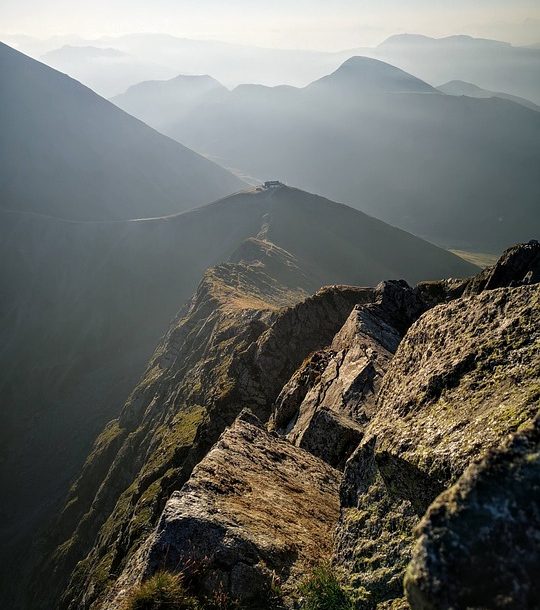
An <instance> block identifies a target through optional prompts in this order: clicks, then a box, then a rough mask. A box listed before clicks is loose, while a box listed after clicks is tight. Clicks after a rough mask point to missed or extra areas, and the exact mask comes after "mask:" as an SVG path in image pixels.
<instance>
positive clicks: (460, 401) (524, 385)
mask: <svg viewBox="0 0 540 610" xmlns="http://www.w3.org/2000/svg"><path fill="white" fill-rule="evenodd" d="M539 353H540V286H539V285H534V286H523V287H518V288H503V289H497V290H489V291H485V292H483V293H481V294H480V295H478V296H473V297H468V298H461V299H458V300H455V301H452V302H451V303H449V304H447V305H441V306H438V307H435V308H434V309H431V310H430V311H428V312H427V313H425V314H424V315H423V316H422V317H421V318H420V319H419V320H418V321H417V322H416V323H415V324H414V325H413V326H412V327H411V328H410V329H409V331H408V333H407V335H406V336H405V339H404V340H403V341H402V343H401V344H400V347H399V349H398V351H397V352H396V355H395V357H394V359H393V360H392V363H391V365H390V367H389V369H388V371H387V373H386V375H385V378H384V381H383V384H382V386H381V389H380V391H379V394H378V398H377V408H376V410H375V414H374V416H373V418H372V419H371V421H370V423H369V424H368V426H367V427H366V431H365V433H364V439H363V441H362V443H361V444H360V446H359V448H358V449H357V450H356V451H355V453H354V454H353V455H352V456H351V458H350V459H349V460H348V462H347V465H346V467H345V472H344V480H343V483H342V488H341V498H342V517H341V522H340V525H339V526H338V529H337V535H336V557H337V561H338V562H339V563H341V565H344V566H346V567H347V568H348V569H349V571H350V573H351V581H352V583H353V584H354V586H355V588H356V589H357V590H358V593H359V597H360V600H361V601H360V602H359V603H360V607H361V608H364V607H365V608H371V607H374V606H378V607H381V608H382V607H383V605H384V604H385V603H388V602H389V601H390V600H398V599H400V598H402V595H403V590H402V584H401V583H402V578H403V574H404V571H405V568H406V565H407V564H408V562H409V560H410V556H411V548H412V542H413V533H412V531H413V527H414V526H415V525H416V523H418V521H419V519H420V518H421V516H422V515H423V514H424V512H425V511H426V509H427V508H428V507H429V505H430V504H431V502H433V501H434V500H435V498H436V497H437V496H438V495H439V494H440V493H441V492H442V491H443V490H444V489H446V488H447V487H448V486H450V485H452V484H453V483H455V482H456V480H457V479H458V478H459V476H460V475H461V474H462V473H463V471H464V470H465V468H466V467H467V466H468V465H469V464H470V463H471V461H472V460H474V459H476V458H478V456H481V455H483V454H485V452H486V451H489V450H490V449H492V448H495V447H497V446H498V445H499V444H500V443H501V442H502V441H503V439H504V438H505V437H506V435H507V434H509V433H511V432H513V431H515V430H517V429H518V428H519V427H520V426H522V425H524V424H526V423H527V422H530V421H531V420H532V419H533V418H534V416H535V414H536V412H537V410H538V378H539V377H540V358H539ZM396 603H397V602H396ZM399 603H404V602H402V601H400V602H399ZM381 604H383V605H381Z"/></svg>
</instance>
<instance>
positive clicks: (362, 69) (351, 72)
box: [310, 56, 436, 93]
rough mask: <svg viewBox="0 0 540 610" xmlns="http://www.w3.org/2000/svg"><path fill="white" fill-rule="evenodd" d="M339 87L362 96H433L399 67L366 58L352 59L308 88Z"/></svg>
mask: <svg viewBox="0 0 540 610" xmlns="http://www.w3.org/2000/svg"><path fill="white" fill-rule="evenodd" d="M321 86H330V87H333V88H335V87H339V88H341V89H343V88H347V89H350V90H351V92H354V91H357V92H362V93H381V92H384V93H411V92H413V93H434V92H435V91H436V90H435V89H434V88H433V87H432V86H431V85H428V84H427V83H425V82H424V81H422V80H420V79H419V78H416V77H415V76H412V75H411V74H408V73H407V72H405V71H404V70H401V69H400V68H396V67H395V66H392V65H391V64H388V63H386V62H384V61H379V60H377V59H372V58H370V57H362V56H355V57H351V58H350V59H348V60H347V61H345V62H344V63H343V64H342V65H341V66H340V67H339V68H338V69H337V70H336V71H335V72H333V73H332V74H330V75H328V76H325V77H323V78H321V79H319V80H318V81H315V83H312V84H311V85H310V87H321Z"/></svg>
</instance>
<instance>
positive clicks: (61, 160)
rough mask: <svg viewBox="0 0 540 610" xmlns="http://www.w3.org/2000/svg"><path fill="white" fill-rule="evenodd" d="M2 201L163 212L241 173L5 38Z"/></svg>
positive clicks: (210, 196) (126, 213)
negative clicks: (206, 156) (158, 129)
mask: <svg viewBox="0 0 540 610" xmlns="http://www.w3.org/2000/svg"><path fill="white" fill-rule="evenodd" d="M0 83H1V88H2V104H1V108H0V129H1V131H2V140H1V142H2V143H1V147H0V167H1V170H0V172H1V173H0V206H1V207H3V208H7V209H12V210H19V211H27V212H38V213H41V214H47V215H52V216H58V217H63V218H73V219H120V218H124V219H127V218H140V217H148V216H161V215H164V214H170V213H175V212H179V211H182V210H186V209H189V208H192V207H194V206H197V205H200V204H202V203H207V202H209V201H212V200H214V199H216V198H217V197H220V196H223V195H226V194H228V193H231V192H234V191H236V190H238V189H239V188H241V187H242V182H241V181H240V180H239V179H237V178H236V177H234V176H233V175H231V174H230V173H228V172H227V171H225V170H224V169H223V168H221V167H219V166H217V165H215V164H214V163H212V162H210V161H208V160H207V159H204V158H202V157H201V156H199V155H197V154H196V153H194V152H193V151H191V150H189V149H187V148H185V147H184V146H182V145H180V144H179V143H178V142H175V141H173V140H171V139H169V138H166V137H164V136H163V135H161V134H159V133H157V132H156V131H154V130H153V129H151V128H149V127H147V126H146V125H144V124H143V123H141V122H140V121H138V120H136V119H134V118H133V117H131V116H129V115H128V114H126V113H124V112H122V111H121V110H119V109H118V108H117V107H115V106H114V105H113V104H111V103H110V102H108V101H106V100H104V99H103V98H100V97H99V96H98V95H96V94H95V93H93V92H92V91H90V90H89V89H87V88H86V87H84V86H83V85H81V84H80V83H78V82H76V81H74V80H72V79H71V78H69V77H67V76H65V75H64V74H61V73H59V72H57V71H55V70H52V69H51V68H48V67H47V66H45V65H44V64H41V63H39V62H37V61H34V60H32V59H30V58H29V57H26V56H25V55H23V54H21V53H19V52H18V51H15V50H14V49H11V48H10V47H8V46H6V45H4V44H0Z"/></svg>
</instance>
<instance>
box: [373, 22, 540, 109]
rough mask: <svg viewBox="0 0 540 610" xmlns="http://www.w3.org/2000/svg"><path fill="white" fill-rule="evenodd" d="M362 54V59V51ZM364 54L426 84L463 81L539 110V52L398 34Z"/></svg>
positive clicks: (468, 38)
mask: <svg viewBox="0 0 540 610" xmlns="http://www.w3.org/2000/svg"><path fill="white" fill-rule="evenodd" d="M361 52H362V54H364V49H361ZM368 53H369V54H370V55H371V56H372V57H376V58H377V59H382V60H384V61H388V62H390V63H391V64H394V65H396V66H399V67H400V68H402V69H403V70H406V71H407V72H412V73H413V74H416V75H417V76H419V77H420V78H422V79H423V80H426V81H428V82H429V83H433V84H435V83H444V82H447V81H451V80H463V81H466V82H471V83H474V84H476V85H478V86H479V87H482V88H483V89H487V90H489V91H507V92H508V93H510V94H512V95H517V96H519V97H524V98H526V99H530V100H531V101H532V102H534V103H535V104H540V51H539V50H538V49H534V48H531V47H515V46H512V45H511V44H509V43H507V42H500V41H498V40H486V39H482V38H472V37H471V36H448V37H446V38H430V37H429V36H418V35H411V34H400V35H397V36H391V37H390V38H389V39H388V40H386V41H385V42H383V43H382V44H380V45H379V46H378V47H377V48H376V49H375V50H374V52H373V53H371V52H369V51H368Z"/></svg>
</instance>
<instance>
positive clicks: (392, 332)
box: [270, 281, 426, 467]
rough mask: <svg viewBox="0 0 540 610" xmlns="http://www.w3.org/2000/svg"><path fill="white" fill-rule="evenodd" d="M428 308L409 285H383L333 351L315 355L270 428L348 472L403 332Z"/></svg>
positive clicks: (356, 312) (358, 309) (288, 388)
mask: <svg viewBox="0 0 540 610" xmlns="http://www.w3.org/2000/svg"><path fill="white" fill-rule="evenodd" d="M425 309H426V305H425V303H424V301H423V300H422V298H421V297H420V296H419V295H418V293H417V291H416V290H414V289H412V288H410V287H409V286H408V285H407V283H406V282H403V281H399V282H398V281H392V282H383V283H381V284H379V285H378V286H377V287H376V288H375V290H374V291H373V294H372V298H371V302H368V303H362V304H358V305H356V306H355V308H354V309H353V311H352V312H351V314H350V315H349V317H348V319H347V321H346V322H345V324H344V325H343V327H342V328H341V330H340V331H339V332H338V333H337V335H336V336H335V337H334V339H333V341H332V343H331V345H330V346H329V348H328V349H326V350H323V351H321V352H317V353H316V354H313V355H312V356H311V358H309V359H308V360H307V361H305V362H304V363H303V365H302V367H301V368H300V369H299V370H298V371H297V372H296V373H295V375H294V376H293V377H292V378H291V380H290V381H289V382H288V383H287V384H286V385H285V387H284V388H283V390H282V391H281V393H280V395H279V397H278V399H277V401H276V406H275V409H274V412H273V415H272V418H271V420H270V427H271V428H272V429H277V430H278V431H279V432H280V433H281V434H284V435H286V438H288V439H289V440H290V441H291V442H292V443H294V444H296V445H298V446H299V447H304V448H306V449H308V450H309V451H313V452H314V454H315V455H317V456H319V457H322V458H323V459H325V460H327V461H328V463H329V464H331V465H333V466H337V467H343V465H344V462H345V460H346V459H347V458H348V457H349V455H350V454H351V453H352V451H353V450H354V449H355V446H356V445H355V441H356V444H358V442H359V440H360V438H361V436H362V427H363V426H364V425H365V424H366V423H367V421H368V420H369V418H370V417H371V416H372V415H373V411H374V408H375V398H376V395H377V392H378V388H379V385H380V383H381V380H382V377H383V375H384V373H385V371H386V370H387V368H388V365H389V363H390V360H391V359H392V356H393V353H394V352H395V351H396V349H397V347H398V345H399V342H400V340H401V337H402V333H404V332H405V331H406V329H407V328H408V327H409V326H410V325H411V323H412V322H413V321H414V320H415V319H416V318H418V316H419V315H420V314H421V313H422V312H423V311H424V310H425ZM326 426H327V432H325V427H326Z"/></svg>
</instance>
